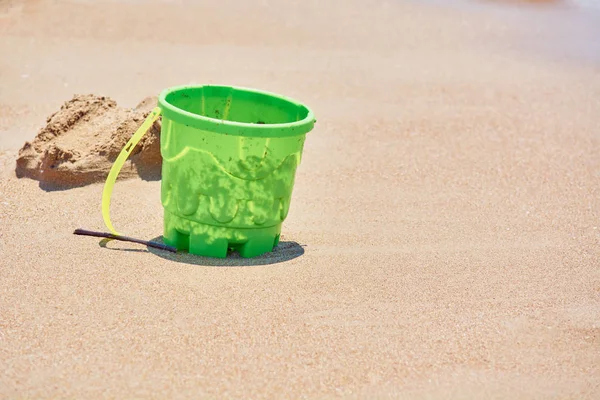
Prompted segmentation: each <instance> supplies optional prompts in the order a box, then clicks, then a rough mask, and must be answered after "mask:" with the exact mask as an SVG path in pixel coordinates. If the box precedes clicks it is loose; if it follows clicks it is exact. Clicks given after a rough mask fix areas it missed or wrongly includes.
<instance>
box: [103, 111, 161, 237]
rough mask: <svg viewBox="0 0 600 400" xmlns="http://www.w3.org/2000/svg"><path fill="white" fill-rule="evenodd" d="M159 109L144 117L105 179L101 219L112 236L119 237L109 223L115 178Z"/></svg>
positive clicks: (155, 118) (153, 120)
mask: <svg viewBox="0 0 600 400" xmlns="http://www.w3.org/2000/svg"><path fill="white" fill-rule="evenodd" d="M160 113H161V109H160V107H155V108H154V109H153V110H152V111H151V112H150V114H148V116H147V117H146V120H145V121H144V122H143V123H142V125H140V127H139V128H138V130H137V131H135V133H134V134H133V136H132V137H131V139H129V141H128V142H127V144H126V145H125V147H123V150H121V152H120V153H119V156H118V157H117V159H116V160H115V162H114V164H113V165H112V167H111V168H110V172H109V173H108V176H107V177H106V182H105V183H104V190H103V191H102V218H103V219H104V224H105V225H106V227H107V228H108V230H109V231H110V232H111V233H112V234H113V235H120V234H119V233H118V232H117V231H116V230H115V228H114V227H113V225H112V222H111V221H110V198H111V196H112V192H113V187H114V186H115V182H116V180H117V176H118V175H119V172H121V168H123V165H124V164H125V161H127V158H129V155H130V154H131V152H132V151H133V149H134V148H135V146H136V145H137V144H138V142H139V141H140V139H141V138H142V137H143V136H144V135H145V134H146V132H147V131H148V130H149V129H150V127H151V126H152V124H154V122H156V120H157V119H158V117H159V116H160Z"/></svg>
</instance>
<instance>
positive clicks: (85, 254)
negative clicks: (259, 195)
mask: <svg viewBox="0 0 600 400" xmlns="http://www.w3.org/2000/svg"><path fill="white" fill-rule="evenodd" d="M435 3H436V2H431V3H427V4H425V3H422V2H421V3H419V2H402V1H391V0H361V1H359V0H345V1H341V0H340V1H330V2H322V1H318V0H305V1H302V2H291V1H290V2H275V1H257V2H243V1H232V0H223V1H221V2H196V1H191V0H190V1H187V2H182V1H172V2H171V1H158V0H152V1H125V2H116V1H103V2H98V1H84V0H79V1H75V0H73V1H61V2H53V1H42V0H40V1H34V0H30V1H16V0H15V1H12V0H9V1H6V0H4V1H0V54H2V56H1V57H0V168H1V174H0V264H1V268H0V371H2V373H1V374H0V397H1V398H11V399H12V398H90V399H91V398H336V397H342V398H350V399H352V398H369V399H376V398H400V399H404V398H405V399H434V398H435V399H438V398H461V399H481V398H487V399H496V398H497V399H500V398H503V399H504V398H505V399H567V398H573V399H586V398H587V399H594V398H598V396H599V393H600V261H599V260H600V220H599V216H600V209H599V207H600V197H599V196H600V172H599V171H600V156H599V154H600V64H598V63H597V62H596V59H595V58H594V57H587V56H586V55H589V54H588V53H586V52H585V51H584V52H581V51H579V50H577V49H578V48H581V49H588V47H586V45H585V43H583V44H582V43H581V42H579V41H576V40H578V38H579V36H581V35H584V34H585V33H586V31H585V30H584V28H585V26H588V27H589V26H590V25H582V24H577V25H575V24H574V23H573V21H575V19H573V18H575V17H573V15H574V14H573V13H574V11H573V10H566V9H562V8H560V6H558V9H556V10H553V11H552V10H550V9H547V8H544V9H542V8H540V7H541V6H540V7H538V6H529V7H527V8H526V9H522V10H521V9H518V8H514V7H516V6H504V8H503V10H504V11H503V12H498V13H496V12H494V11H493V9H494V7H496V6H494V7H489V8H488V7H473V8H469V7H447V6H440V5H439V4H435ZM438 3H439V2H438ZM534 7H535V9H533V8H534ZM589 15H591V14H586V17H585V18H586V19H589V18H590V17H589ZM545 18H550V19H552V21H554V22H553V23H547V21H549V20H550V19H545ZM527 21H530V23H527ZM544 21H546V22H544ZM598 21H599V20H596V22H598ZM524 22H525V23H524ZM562 22H564V24H562ZM595 26H600V23H598V24H596V25H595ZM571 28H573V29H571ZM575 28H578V29H579V30H576V29H575ZM571 34H572V35H571ZM569 35H571V36H569ZM559 39H560V40H559ZM553 41H554V42H553ZM552 43H557V46H550V44H552ZM569 43H570V44H571V45H569ZM577 46H580V47H577ZM536 49H537V50H536ZM538 50H539V51H538ZM574 50H577V51H574ZM579 56H582V57H579ZM194 82H195V83H222V84H230V85H240V86H249V87H256V88H261V89H265V90H270V91H274V92H279V93H282V94H286V95H288V96H291V97H295V98H297V99H299V100H301V101H303V102H305V103H307V104H309V105H310V106H311V107H312V108H313V109H314V110H315V113H316V115H317V118H318V123H317V126H316V128H315V130H314V131H313V132H312V133H311V134H310V136H309V137H308V139H307V142H306V146H305V151H304V158H303V161H302V165H301V166H300V168H299V170H298V174H297V178H296V186H295V191H294V197H293V201H292V206H291V210H290V213H289V216H288V219H287V220H286V222H285V224H284V231H283V238H282V241H283V242H282V244H281V246H280V248H279V249H278V250H277V251H276V252H274V253H272V254H270V255H268V256H264V257H262V258H259V259H254V260H250V261H248V260H242V259H239V258H235V257H233V258H228V259H226V260H211V259H204V258H197V257H191V256H188V255H186V254H178V255H175V256H172V255H165V254H162V253H160V252H157V251H155V250H152V251H148V249H146V248H144V247H142V246H139V245H135V244H127V243H118V242H107V241H104V240H99V239H96V238H89V237H77V236H73V235H72V234H71V233H72V231H73V230H74V229H75V228H79V227H82V228H87V229H93V230H104V227H103V224H102V219H101V215H100V195H101V190H102V185H101V184H93V185H90V186H86V187H81V188H76V189H71V190H63V191H49V190H44V189H42V188H40V186H39V183H38V182H37V181H33V180H30V179H17V178H16V177H15V173H14V166H15V164H14V160H15V158H16V152H17V150H18V149H19V148H20V147H21V146H22V144H23V143H24V142H25V141H26V140H32V139H33V137H34V136H35V134H36V132H37V131H38V129H39V128H40V127H42V126H43V125H44V124H45V121H46V117H47V116H49V115H50V114H52V113H53V112H55V111H56V110H57V109H59V108H60V105H61V104H63V102H64V101H66V100H68V99H70V98H72V96H73V95H74V94H76V93H95V94H97V95H101V96H109V97H111V98H113V99H115V100H116V101H117V102H118V103H119V105H122V106H126V107H134V106H135V105H136V103H137V102H138V101H139V100H140V99H142V98H144V97H145V96H149V95H156V94H157V93H158V92H160V90H162V89H163V88H166V87H169V86H173V85H179V84H187V83H194ZM112 213H113V222H114V223H115V225H116V226H117V229H120V230H121V231H123V232H126V233H128V234H130V235H133V236H137V237H142V238H146V239H151V238H156V237H160V235H161V233H162V208H161V204H160V182H157V181H143V180H141V179H132V180H127V181H124V182H120V183H119V184H118V185H117V187H116V189H115V193H114V201H113V211H112Z"/></svg>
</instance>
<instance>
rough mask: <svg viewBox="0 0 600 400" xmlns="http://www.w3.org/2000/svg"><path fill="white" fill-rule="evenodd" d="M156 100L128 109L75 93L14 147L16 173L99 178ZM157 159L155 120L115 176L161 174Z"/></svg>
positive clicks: (71, 180)
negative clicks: (33, 134)
mask: <svg viewBox="0 0 600 400" xmlns="http://www.w3.org/2000/svg"><path fill="white" fill-rule="evenodd" d="M155 105H156V98H155V97H148V98H146V99H144V100H143V101H142V102H140V103H139V104H138V105H137V106H136V107H135V108H133V109H128V108H123V107H119V106H117V103H116V102H115V101H114V100H112V99H110V98H108V97H104V96H96V95H93V94H87V95H75V96H74V97H73V98H72V99H71V100H69V101H67V102H66V103H64V104H63V106H62V107H61V109H60V110H59V111H57V112H56V113H54V114H53V115H51V116H50V117H48V119H47V121H46V122H47V124H46V126H44V127H43V128H42V129H40V131H39V132H38V134H37V136H36V137H35V139H34V140H33V141H32V142H26V143H25V144H24V145H23V147H22V148H21V149H20V150H19V155H18V158H17V165H16V174H17V176H18V177H28V178H32V179H35V180H38V181H40V185H41V186H44V185H46V186H48V187H54V186H55V187H58V188H60V187H77V186H84V185H87V184H91V183H95V182H101V181H103V180H104V179H106V176H107V175H108V172H109V170H110V168H111V166H112V164H113V162H114V161H115V159H116V158H117V156H118V155H119V152H120V151H121V149H122V148H123V146H124V145H125V144H126V143H127V141H128V140H129V139H130V138H131V136H132V135H133V133H134V132H135V131H136V129H137V128H138V127H139V126H140V125H141V124H142V122H143V121H144V119H145V118H146V116H147V115H148V114H149V112H150V111H151V110H152V108H153V107H154V106H155ZM161 163H162V158H161V155H160V121H157V122H156V123H154V125H153V126H152V127H151V128H150V130H149V131H148V133H147V134H146V135H145V136H144V137H143V138H142V140H141V141H140V143H139V144H138V145H137V146H136V148H135V149H134V151H133V153H132V154H131V156H130V158H129V160H128V161H127V162H126V164H125V166H124V167H123V169H122V170H121V173H120V175H119V177H120V178H121V179H123V178H131V177H134V176H140V177H141V178H143V179H148V180H152V179H160V169H161Z"/></svg>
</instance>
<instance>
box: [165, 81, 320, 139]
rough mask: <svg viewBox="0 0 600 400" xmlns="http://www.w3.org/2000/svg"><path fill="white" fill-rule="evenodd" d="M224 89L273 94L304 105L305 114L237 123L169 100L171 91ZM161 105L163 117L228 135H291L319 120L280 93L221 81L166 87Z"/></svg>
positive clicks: (302, 131) (305, 107) (296, 134)
mask: <svg viewBox="0 0 600 400" xmlns="http://www.w3.org/2000/svg"><path fill="white" fill-rule="evenodd" d="M206 87H211V88H221V89H233V90H237V91H243V92H249V93H254V94H260V95H264V96H269V97H274V98H277V99H279V100H283V101H285V102H287V103H290V104H293V105H295V106H297V107H299V108H304V109H305V110H306V111H307V114H306V117H304V118H303V119H301V120H300V121H294V122H285V123H277V124H254V123H248V122H236V121H227V120H221V119H216V118H211V117H207V116H204V115H199V114H195V113H192V112H189V111H186V110H183V109H181V108H179V107H176V106H174V105H173V104H171V103H169V102H168V101H167V99H166V98H167V96H168V95H170V94H171V93H175V92H180V91H185V90H195V89H200V88H206ZM158 106H159V107H160V109H161V111H162V114H163V116H164V117H166V118H168V119H170V120H172V121H174V122H178V123H182V124H184V125H187V126H191V127H194V128H198V129H201V130H206V131H210V132H216V133H223V134H227V135H235V136H250V137H289V136H298V135H304V134H306V133H308V132H310V131H311V130H312V129H313V127H314V124H315V123H316V119H315V116H314V113H313V111H312V109H311V108H310V107H308V106H307V105H305V104H303V103H301V102H299V101H297V100H295V99H293V98H291V97H287V96H283V95H280V94H277V93H273V92H269V91H266V90H259V89H254V88H249V87H243V86H231V85H219V84H201V85H178V86H172V87H169V88H167V89H164V90H163V91H162V92H161V93H160V95H159V96H158Z"/></svg>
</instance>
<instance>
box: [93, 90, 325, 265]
mask: <svg viewBox="0 0 600 400" xmlns="http://www.w3.org/2000/svg"><path fill="white" fill-rule="evenodd" d="M161 113H162V116H163V118H162V129H161V154H162V157H163V165H162V186H161V200H162V205H163V207H164V242H165V243H166V244H167V245H171V246H174V247H176V248H177V249H178V250H188V251H189V252H190V253H192V254H197V255H201V256H209V257H226V255H227V252H228V250H230V249H234V250H237V251H239V253H240V255H241V256H242V257H255V256H258V255H261V254H264V253H266V252H270V251H272V250H273V247H275V246H276V245H277V243H278V242H279V235H280V233H281V226H282V223H283V221H284V220H285V218H286V216H287V214H288V210H289V207H290V200H291V196H292V189H293V186H294V178H295V174H296V168H297V167H298V165H299V164H300V160H301V157H302V150H303V147H304V140H305V137H306V133H308V132H309V131H310V130H312V128H313V126H314V123H315V118H314V115H313V113H312V111H311V110H310V109H309V108H308V107H306V106H304V105H302V104H300V103H298V102H297V101H295V100H292V99H289V98H286V97H282V96H278V95H275V94H272V93H267V92H263V91H258V90H252V89H245V88H238V87H228V86H213V85H206V86H181V87H174V88H170V89H167V90H165V91H163V92H162V93H161V94H160V96H159V99H158V107H157V108H156V109H155V110H154V111H153V112H152V113H150V115H149V116H148V118H147V120H146V121H145V122H144V123H143V124H142V126H141V127H140V129H139V130H138V132H136V133H135V134H134V135H133V137H132V139H131V140H130V142H129V143H127V145H125V148H124V149H123V151H122V153H121V155H119V158H118V159H117V161H116V162H115V164H114V165H113V168H112V170H111V173H110V174H109V178H108V179H107V183H106V185H105V190H104V193H103V215H104V220H105V223H106V226H107V227H108V228H109V230H111V232H112V233H113V234H115V235H118V234H117V232H116V231H115V230H114V228H113V227H112V224H111V222H110V216H109V208H110V195H111V193H112V186H113V185H114V180H116V176H117V175H118V172H119V170H120V169H121V166H122V165H123V163H124V162H125V160H126V159H127V157H128V155H129V153H130V152H131V151H132V150H133V148H134V147H135V144H137V142H138V141H139V139H140V138H141V137H142V136H143V134H144V133H145V132H146V130H147V129H148V128H149V127H150V126H151V124H152V123H153V122H154V120H156V118H158V115H159V114H161ZM139 131H142V132H141V133H139ZM113 170H114V171H113Z"/></svg>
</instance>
